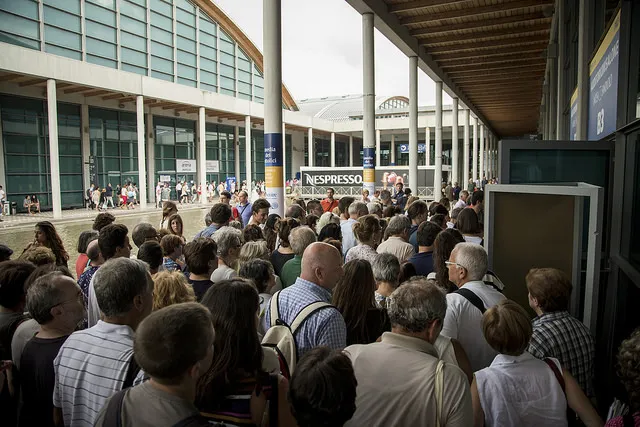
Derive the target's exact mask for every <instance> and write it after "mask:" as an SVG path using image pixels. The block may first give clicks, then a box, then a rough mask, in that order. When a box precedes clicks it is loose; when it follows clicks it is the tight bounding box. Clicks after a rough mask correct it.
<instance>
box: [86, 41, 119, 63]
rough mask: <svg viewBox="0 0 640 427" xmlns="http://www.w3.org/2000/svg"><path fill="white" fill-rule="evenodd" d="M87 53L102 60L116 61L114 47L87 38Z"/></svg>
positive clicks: (113, 45) (110, 44)
mask: <svg viewBox="0 0 640 427" xmlns="http://www.w3.org/2000/svg"><path fill="white" fill-rule="evenodd" d="M89 53H91V54H94V55H98V56H101V57H104V58H110V59H116V45H115V44H112V43H107V42H103V41H101V40H97V39H94V38H93V37H87V54H89Z"/></svg>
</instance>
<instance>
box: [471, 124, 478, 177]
mask: <svg viewBox="0 0 640 427" xmlns="http://www.w3.org/2000/svg"><path fill="white" fill-rule="evenodd" d="M471 157H472V161H473V164H472V165H471V178H472V179H473V182H476V181H477V180H478V118H477V117H474V118H473V153H472V155H471Z"/></svg>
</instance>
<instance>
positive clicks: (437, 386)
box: [435, 360, 444, 427]
mask: <svg viewBox="0 0 640 427" xmlns="http://www.w3.org/2000/svg"><path fill="white" fill-rule="evenodd" d="M442 368H444V362H443V361H442V360H438V366H436V382H435V389H436V427H440V426H441V425H442V394H443V388H444V381H443V379H442Z"/></svg>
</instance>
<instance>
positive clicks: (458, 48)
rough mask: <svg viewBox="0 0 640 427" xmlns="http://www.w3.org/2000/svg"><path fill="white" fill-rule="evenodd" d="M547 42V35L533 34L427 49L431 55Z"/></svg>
mask: <svg viewBox="0 0 640 427" xmlns="http://www.w3.org/2000/svg"><path fill="white" fill-rule="evenodd" d="M541 43H545V44H548V43H549V35H547V34H545V35H535V36H528V37H510V38H502V39H496V40H486V41H476V42H471V43H465V44H449V45H446V46H429V47H428V48H427V50H428V51H429V53H430V54H432V55H440V54H444V53H452V52H464V51H467V50H476V49H479V50H485V49H503V48H505V49H506V48H510V47H513V46H522V47H526V46H527V45H532V44H541Z"/></svg>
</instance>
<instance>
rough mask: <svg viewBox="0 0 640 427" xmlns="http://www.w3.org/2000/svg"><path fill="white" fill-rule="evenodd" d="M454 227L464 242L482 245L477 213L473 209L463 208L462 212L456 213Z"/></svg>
mask: <svg viewBox="0 0 640 427" xmlns="http://www.w3.org/2000/svg"><path fill="white" fill-rule="evenodd" d="M456 228H457V229H458V231H459V232H460V234H462V236H463V237H464V240H465V241H466V242H468V243H475V244H478V245H482V242H483V239H482V230H481V229H480V222H479V221H478V215H477V214H476V211H474V210H473V209H471V208H467V209H463V210H462V212H460V213H459V214H458V220H457V221H456Z"/></svg>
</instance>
